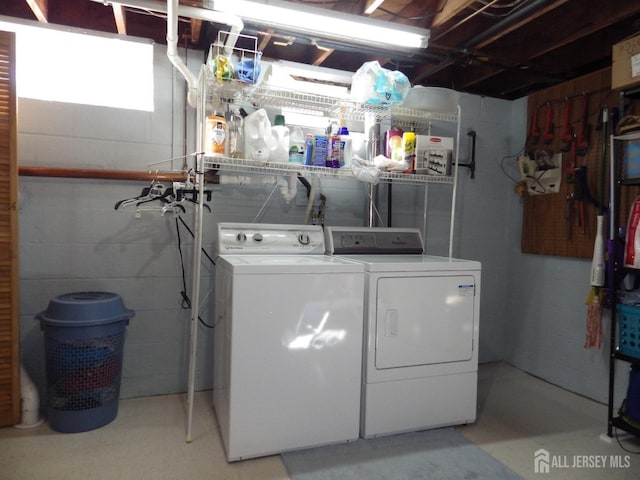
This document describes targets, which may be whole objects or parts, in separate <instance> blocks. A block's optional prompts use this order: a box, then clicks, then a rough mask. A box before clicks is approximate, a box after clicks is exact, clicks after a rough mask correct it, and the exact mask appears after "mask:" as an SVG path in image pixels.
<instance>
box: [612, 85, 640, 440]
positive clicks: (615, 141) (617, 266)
mask: <svg viewBox="0 0 640 480" xmlns="http://www.w3.org/2000/svg"><path fill="white" fill-rule="evenodd" d="M629 97H630V98H640V87H637V88H634V89H631V90H625V91H621V92H620V96H619V109H620V112H621V116H623V115H622V114H623V112H624V104H625V98H629ZM628 140H640V131H638V132H634V133H633V134H627V135H613V134H612V135H611V141H610V148H611V151H610V160H611V162H612V168H611V172H612V176H614V178H615V179H616V180H615V181H613V180H612V182H611V186H612V188H611V192H610V195H611V197H612V198H611V204H610V210H611V211H610V212H609V221H610V222H612V224H613V227H612V229H613V230H614V231H617V229H618V226H619V225H620V218H619V217H620V213H621V212H620V211H619V210H620V209H619V205H620V189H621V188H622V187H624V186H632V185H640V178H632V179H631V178H623V175H622V170H621V168H620V167H621V162H620V158H621V157H620V153H619V151H618V150H619V149H616V148H615V147H616V145H619V144H620V143H621V142H624V141H628ZM620 248H621V242H619V241H618V240H617V239H615V240H613V246H612V253H613V255H612V257H613V258H610V259H609V262H610V263H611V266H610V268H609V272H610V273H611V274H612V280H613V281H612V282H611V292H610V297H611V327H610V335H611V337H610V342H609V397H608V402H607V435H608V436H609V437H612V436H613V432H614V428H617V429H620V430H623V431H625V432H627V433H630V434H632V435H634V436H636V437H638V438H640V428H638V427H636V426H634V425H631V424H629V423H628V422H627V421H625V420H624V419H623V418H622V417H621V416H619V415H618V414H617V411H615V408H616V405H614V401H615V398H614V396H615V385H616V365H617V362H619V361H622V362H627V363H628V364H629V365H640V358H636V357H633V356H630V355H625V354H623V353H621V352H619V351H618V342H617V340H618V339H617V320H618V319H617V308H616V306H617V293H618V292H617V287H618V285H620V284H621V282H622V280H623V278H624V275H625V274H626V273H627V272H628V271H636V272H640V270H638V269H632V268H630V267H625V266H624V264H623V262H621V261H619V260H620V258H621V257H620V255H618V252H619V249H620Z"/></svg>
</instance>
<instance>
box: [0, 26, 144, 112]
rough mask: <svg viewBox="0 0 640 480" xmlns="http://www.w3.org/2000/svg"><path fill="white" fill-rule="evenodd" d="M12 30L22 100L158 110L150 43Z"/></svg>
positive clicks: (53, 31)
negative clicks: (13, 32)
mask: <svg viewBox="0 0 640 480" xmlns="http://www.w3.org/2000/svg"><path fill="white" fill-rule="evenodd" d="M5 26H6V25H5V24H4V23H3V22H0V28H4V27H5ZM8 26H9V27H13V28H9V29H10V30H13V31H15V32H16V57H17V64H16V78H17V91H18V96H19V97H24V98H33V99H37V100H48V101H56V102H66V103H79V104H84V105H98V106H104V107H114V108H124V109H132V110H143V111H147V112H152V111H153V45H151V43H148V42H142V41H130V40H122V39H120V38H115V37H113V36H106V35H105V36H98V35H90V34H84V33H74V32H69V31H62V30H56V29H52V28H40V27H34V26H27V25H22V24H9V25H8Z"/></svg>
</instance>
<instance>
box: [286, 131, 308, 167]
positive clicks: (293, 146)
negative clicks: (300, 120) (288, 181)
mask: <svg viewBox="0 0 640 480" xmlns="http://www.w3.org/2000/svg"><path fill="white" fill-rule="evenodd" d="M304 144H305V137H304V132H303V131H302V128H300V127H293V128H292V129H291V134H290V136H289V163H296V164H299V165H303V164H304Z"/></svg>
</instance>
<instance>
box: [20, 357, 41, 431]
mask: <svg viewBox="0 0 640 480" xmlns="http://www.w3.org/2000/svg"><path fill="white" fill-rule="evenodd" d="M20 399H21V400H22V417H21V421H20V423H19V424H17V425H15V427H16V428H32V427H37V426H38V425H41V424H42V422H43V420H42V418H40V396H39V395H38V389H37V388H36V386H35V384H34V383H33V381H32V380H31V377H29V374H28V373H27V371H26V370H25V368H24V367H23V366H22V364H21V365H20Z"/></svg>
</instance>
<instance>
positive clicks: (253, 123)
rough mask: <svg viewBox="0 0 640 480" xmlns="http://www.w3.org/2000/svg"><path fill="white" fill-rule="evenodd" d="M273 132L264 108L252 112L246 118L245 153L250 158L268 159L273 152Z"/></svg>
mask: <svg viewBox="0 0 640 480" xmlns="http://www.w3.org/2000/svg"><path fill="white" fill-rule="evenodd" d="M272 144H273V133H272V132H271V122H270V121H269V116H268V115H267V112H266V110H265V109H264V108H261V109H259V110H256V111H255V112H252V113H250V114H249V115H247V117H246V118H245V119H244V153H245V156H246V157H247V158H248V159H249V160H260V161H267V160H269V156H270V154H271V145H272Z"/></svg>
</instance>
